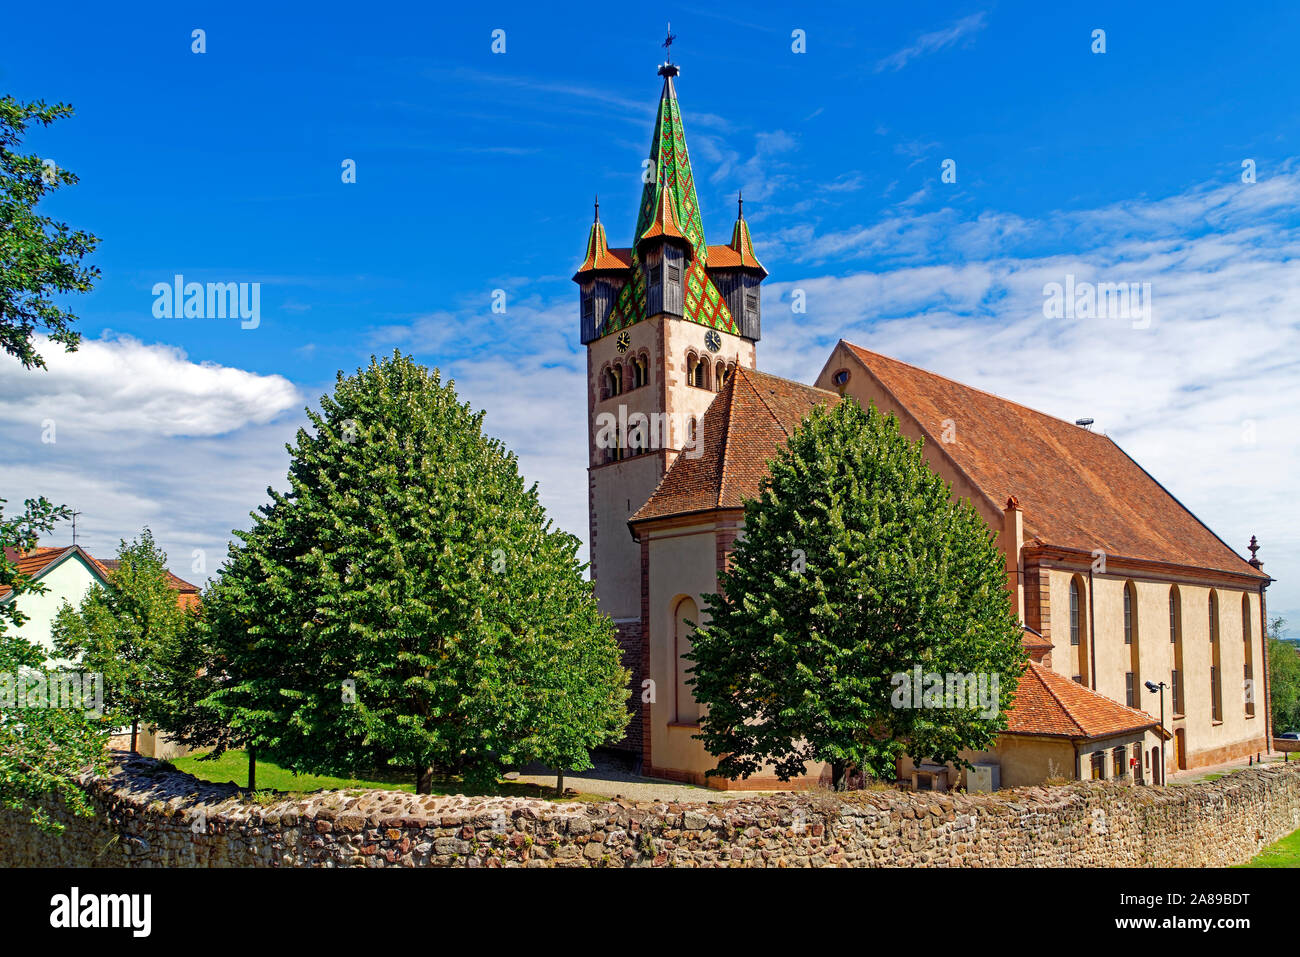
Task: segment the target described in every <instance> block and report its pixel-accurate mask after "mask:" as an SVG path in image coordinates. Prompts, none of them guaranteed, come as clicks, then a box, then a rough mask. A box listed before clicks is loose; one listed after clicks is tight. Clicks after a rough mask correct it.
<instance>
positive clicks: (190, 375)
mask: <svg viewBox="0 0 1300 957" xmlns="http://www.w3.org/2000/svg"><path fill="white" fill-rule="evenodd" d="M37 342H38V348H39V350H40V352H41V354H42V355H43V356H44V357H45V360H46V363H47V365H48V369H47V371H44V372H39V373H33V372H30V371H27V370H25V369H23V368H22V367H21V366H20V365H18V364H17V363H13V362H7V363H0V419H4V420H6V421H7V424H15V423H20V424H25V425H34V424H39V423H40V422H42V421H43V420H45V419H52V420H53V421H54V423H55V425H56V427H57V429H58V431H59V432H62V433H64V434H75V435H78V436H93V435H98V436H107V437H109V438H110V439H111V440H112V441H118V440H120V439H121V438H123V437H124V436H132V435H135V434H143V435H150V436H156V435H165V436H207V435H221V434H223V433H225V432H231V431H235V430H237V429H241V428H243V427H244V426H246V425H250V424H263V423H266V422H269V421H270V420H271V419H273V418H275V417H276V416H277V415H279V414H280V413H281V412H283V411H284V410H285V409H287V408H291V407H293V406H295V405H299V404H301V400H300V397H299V393H298V390H297V389H296V388H295V387H294V385H293V384H292V383H291V382H289V380H288V379H286V378H284V377H283V376H279V375H257V374H256V373H252V372H245V371H244V370H242V369H235V368H231V367H229V366H222V365H217V364H216V363H213V362H203V363H196V362H191V361H190V360H189V359H188V358H187V357H186V355H185V353H184V352H183V351H182V350H180V349H178V348H176V347H175V346H169V345H146V344H145V343H142V342H140V341H139V340H136V339H132V338H130V337H128V336H121V337H111V336H108V337H105V338H102V339H86V340H83V341H82V343H81V345H80V347H79V348H78V349H77V351H76V352H65V351H64V350H63V348H62V346H59V345H56V344H51V343H49V341H48V340H47V339H45V337H43V336H38V337H37Z"/></svg>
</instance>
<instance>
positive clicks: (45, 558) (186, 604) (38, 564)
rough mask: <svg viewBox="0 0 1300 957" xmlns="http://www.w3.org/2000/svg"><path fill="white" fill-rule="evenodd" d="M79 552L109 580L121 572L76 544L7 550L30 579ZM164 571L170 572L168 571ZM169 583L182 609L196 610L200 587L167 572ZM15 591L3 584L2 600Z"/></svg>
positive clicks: (109, 560)
mask: <svg viewBox="0 0 1300 957" xmlns="http://www.w3.org/2000/svg"><path fill="white" fill-rule="evenodd" d="M74 549H75V550H76V551H78V552H80V553H81V555H82V557H83V558H85V559H86V560H87V561H89V562H90V564H91V565H92V566H93V567H94V569H95V571H97V572H98V573H99V576H100V577H101V578H103V579H105V580H107V579H108V577H109V576H110V575H111V574H112V573H113V572H114V571H116V570H117V567H118V565H120V564H121V562H119V561H118V560H117V559H115V558H107V559H102V560H101V559H98V558H96V557H95V556H93V555H91V554H90V553H89V552H87V551H86V550H85V549H84V548H78V547H77V546H75V545H65V546H41V547H38V548H34V549H32V550H31V551H30V552H24V553H19V552H17V551H16V550H15V549H8V548H7V549H5V558H7V559H8V560H9V561H11V562H13V563H14V565H15V566H17V569H18V574H20V575H24V576H26V577H28V578H33V577H36V576H37V575H39V574H40V573H42V572H43V571H45V569H46V568H48V567H49V566H51V565H53V564H54V563H55V562H56V561H58V560H59V559H61V558H62V557H63V556H64V555H65V554H67V553H68V552H70V551H73V550H74ZM164 571H167V570H166V569H164ZM167 584H168V586H170V587H171V588H173V589H175V591H176V602H177V604H179V605H180V606H181V607H182V608H185V609H189V608H193V607H194V606H195V605H197V604H198V603H199V586H198V585H192V584H190V583H189V582H187V581H186V580H185V579H183V578H181V577H179V576H177V575H174V574H172V573H171V572H170V571H167ZM10 591H12V589H11V588H10V587H9V586H8V585H0V598H4V597H5V596H6V595H8V594H9V592H10Z"/></svg>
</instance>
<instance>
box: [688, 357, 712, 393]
mask: <svg viewBox="0 0 1300 957" xmlns="http://www.w3.org/2000/svg"><path fill="white" fill-rule="evenodd" d="M686 383H687V384H688V385H693V386H695V387H696V388H697V389H707V388H708V387H709V364H708V362H706V361H703V360H701V359H700V358H699V357H698V356H696V355H695V353H693V352H691V353H688V354H687V356H686Z"/></svg>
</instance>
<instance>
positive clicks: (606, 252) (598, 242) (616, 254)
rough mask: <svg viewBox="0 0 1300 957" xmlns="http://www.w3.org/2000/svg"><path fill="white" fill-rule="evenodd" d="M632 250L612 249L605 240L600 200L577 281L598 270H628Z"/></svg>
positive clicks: (576, 276)
mask: <svg viewBox="0 0 1300 957" xmlns="http://www.w3.org/2000/svg"><path fill="white" fill-rule="evenodd" d="M630 253H631V250H627V249H610V248H609V240H608V239H606V238H605V225H604V223H602V222H601V221H600V199H599V198H597V200H596V217H595V219H594V220H592V223H591V232H589V233H588V234H587V255H586V256H584V257H583V260H582V265H581V266H579V267H578V272H577V273H576V274H575V275H574V277H573V278H574V279H577V278H578V277H579V276H581V275H582V274H583V273H585V272H594V271H597V270H607V269H608V270H613V269H619V270H622V269H627V268H628V264H629V262H630Z"/></svg>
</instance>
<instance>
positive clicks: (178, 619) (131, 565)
mask: <svg viewBox="0 0 1300 957" xmlns="http://www.w3.org/2000/svg"><path fill="white" fill-rule="evenodd" d="M117 559H118V565H117V567H116V568H115V569H113V571H111V572H110V573H109V578H108V581H109V587H108V588H102V587H100V586H98V585H96V586H95V587H94V588H92V589H91V590H90V591H89V592H87V593H86V596H85V597H84V598H83V599H82V600H81V603H80V605H78V606H77V607H76V608H73V607H72V606H71V605H70V604H68V603H66V602H65V603H64V605H63V607H62V608H60V609H59V613H58V614H57V615H56V616H55V619H54V625H53V627H52V628H51V632H52V634H53V636H54V647H55V650H56V651H57V652H58V653H59V654H60V655H62V656H64V657H65V658H67V659H69V660H70V661H75V662H77V663H79V664H80V666H81V667H82V668H84V669H86V670H88V671H94V672H99V673H100V674H102V675H103V676H104V711H105V714H106V715H107V716H108V717H110V718H111V719H113V720H114V721H115V722H117V723H118V724H122V723H129V724H130V725H131V750H132V751H134V750H135V749H136V738H137V734H138V732H139V726H140V721H141V720H145V721H148V722H150V723H154V724H156V723H158V721H159V719H160V718H161V719H163V720H166V719H167V717H168V716H169V715H170V713H171V709H170V707H169V699H168V694H169V683H168V679H169V678H170V673H169V671H168V670H167V668H166V666H165V659H166V655H167V654H168V653H169V651H170V650H171V649H172V647H173V646H174V645H175V644H176V643H177V641H178V640H179V638H180V636H181V634H182V630H183V629H184V628H186V627H187V626H186V622H185V612H184V611H183V610H182V609H181V607H180V606H179V604H178V603H177V600H176V592H175V591H174V590H173V589H172V588H171V586H170V585H168V583H167V581H168V579H167V556H166V554H164V552H163V551H162V550H161V549H160V548H159V547H158V546H157V545H156V544H155V543H154V540H153V533H152V532H151V531H150V530H149V529H148V528H146V529H144V531H143V532H141V534H140V537H139V538H138V539H136V540H135V541H133V542H130V543H127V542H126V541H122V542H121V543H120V544H119V545H118V550H117Z"/></svg>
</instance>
